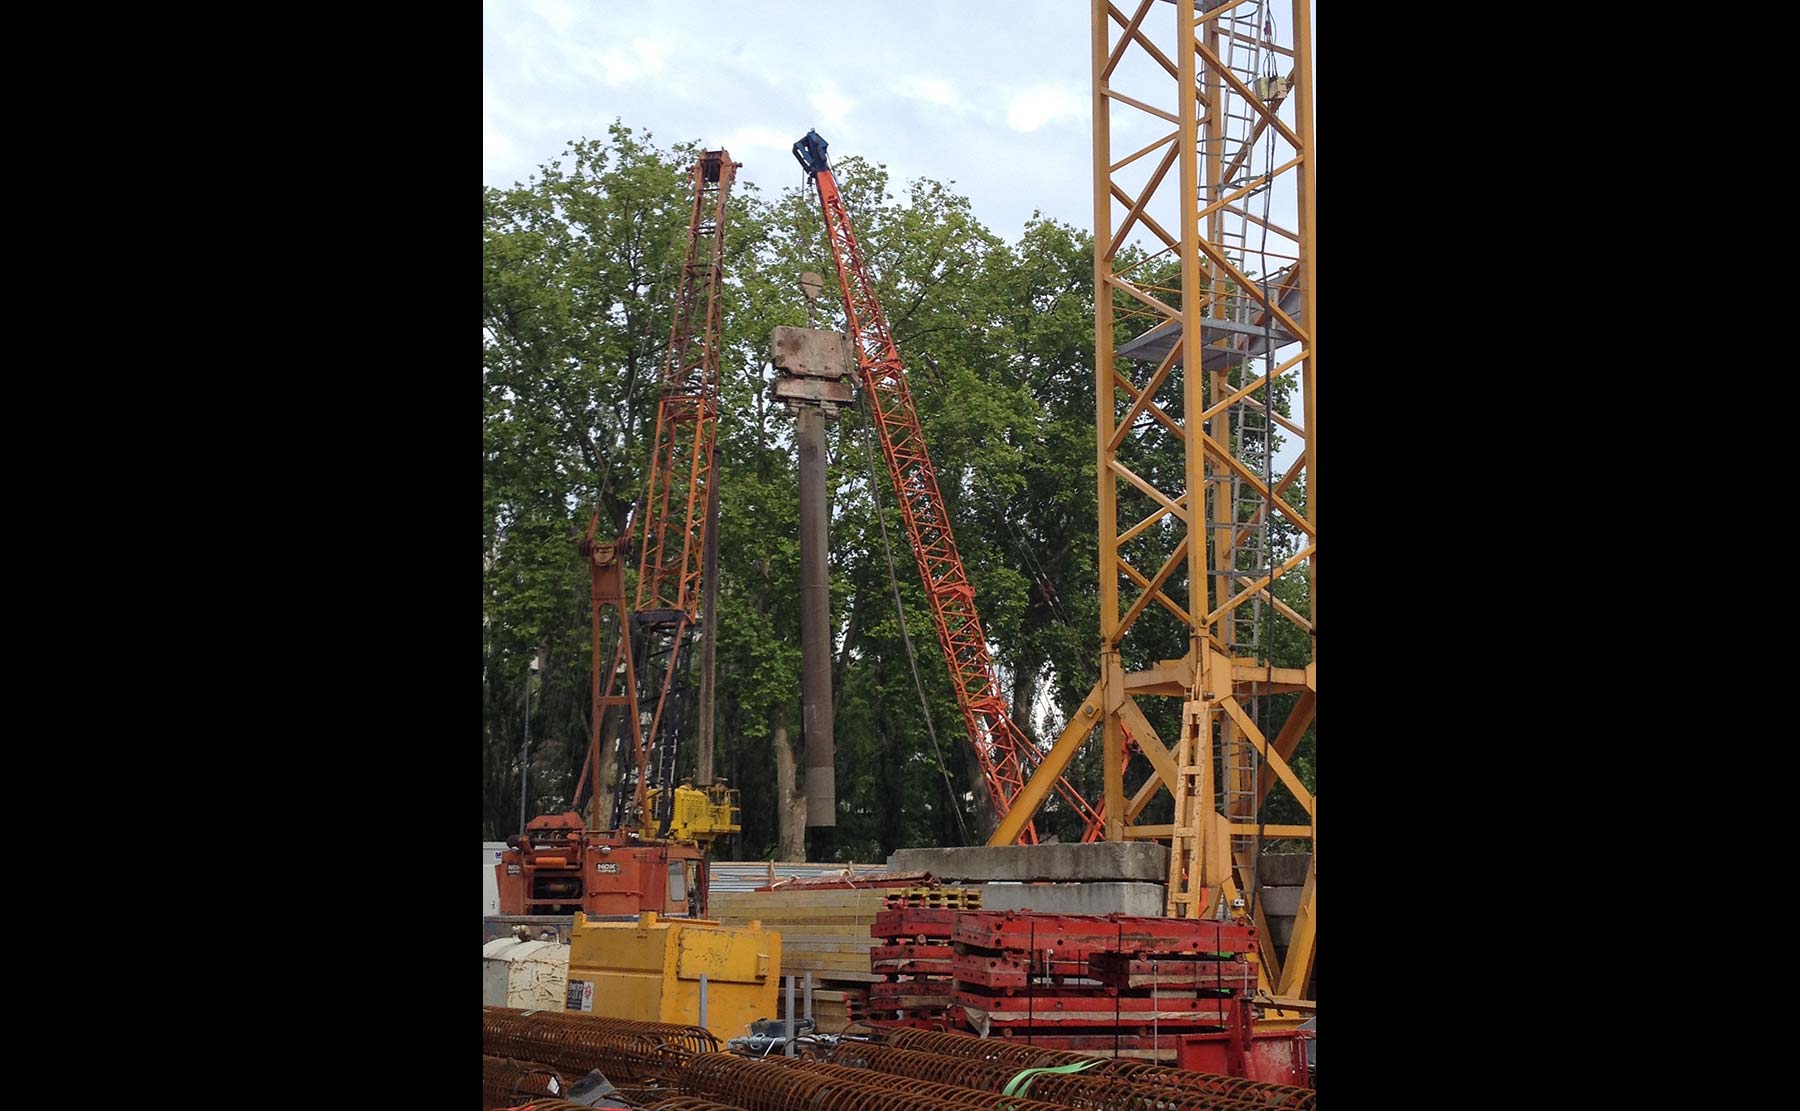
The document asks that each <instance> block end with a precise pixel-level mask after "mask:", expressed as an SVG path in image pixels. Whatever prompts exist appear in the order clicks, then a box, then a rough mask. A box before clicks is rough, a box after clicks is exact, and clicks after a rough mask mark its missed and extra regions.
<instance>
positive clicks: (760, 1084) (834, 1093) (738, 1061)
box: [681, 1053, 1057, 1111]
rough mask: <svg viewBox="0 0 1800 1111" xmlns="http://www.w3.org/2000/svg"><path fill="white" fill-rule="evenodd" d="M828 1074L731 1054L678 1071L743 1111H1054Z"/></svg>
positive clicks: (693, 1085) (693, 1086)
mask: <svg viewBox="0 0 1800 1111" xmlns="http://www.w3.org/2000/svg"><path fill="white" fill-rule="evenodd" d="M847 1071H848V1073H849V1074H852V1075H841V1074H833V1073H828V1072H826V1071H823V1070H818V1069H814V1068H809V1067H808V1064H807V1063H799V1064H794V1063H789V1062H787V1061H786V1059H785V1058H783V1059H781V1062H778V1061H777V1060H776V1059H774V1058H769V1059H754V1058H746V1057H738V1056H735V1055H733V1054H730V1053H711V1054H707V1055H705V1056H702V1057H695V1058H694V1059H693V1060H691V1061H689V1062H688V1064H687V1067H686V1068H684V1069H683V1070H682V1074H681V1085H682V1087H684V1088H686V1089H688V1090H689V1091H691V1092H697V1093H701V1094H704V1095H706V1096H708V1097H710V1098H714V1099H718V1100H721V1101H728V1102H730V1103H735V1104H737V1105H738V1106H740V1107H742V1108H744V1109H745V1111H991V1109H993V1108H996V1107H998V1106H999V1105H1000V1104H1001V1103H1004V1104H1005V1105H1006V1106H1007V1107H1010V1108H1014V1109H1015V1111H1057V1109H1056V1108H1055V1107H1054V1106H1053V1105H1050V1104H1045V1103H1040V1102H1038V1101H1036V1100H1021V1099H1011V1098H1007V1099H1003V1100H1002V1099H999V1098H997V1097H993V1096H990V1095H988V1094H985V1093H982V1092H975V1093H972V1096H971V1097H970V1098H969V1099H960V1100H958V1099H940V1098H937V1097H935V1096H930V1095H922V1094H917V1093H916V1092H915V1091H913V1090H910V1089H912V1088H914V1087H915V1086H913V1085H908V1086H907V1087H906V1088H895V1087H891V1086H889V1085H888V1084H887V1083H886V1082H885V1081H879V1080H877V1079H875V1078H874V1077H873V1076H857V1075H853V1074H854V1073H856V1072H857V1071H858V1070H854V1069H852V1070H847Z"/></svg>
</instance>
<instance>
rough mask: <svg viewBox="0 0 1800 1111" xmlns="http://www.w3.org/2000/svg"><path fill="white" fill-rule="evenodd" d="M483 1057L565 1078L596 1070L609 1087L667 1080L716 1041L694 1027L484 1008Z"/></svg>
mask: <svg viewBox="0 0 1800 1111" xmlns="http://www.w3.org/2000/svg"><path fill="white" fill-rule="evenodd" d="M481 1011H482V1020H481V1021H482V1027H481V1031H482V1032H481V1048H482V1052H483V1053H484V1054H491V1055H493V1056H496V1057H509V1058H513V1059H515V1060H522V1061H535V1062H539V1063H542V1064H544V1065H548V1066H550V1067H551V1068H554V1069H557V1070H559V1071H561V1072H562V1073H563V1074H564V1075H566V1076H585V1075H587V1074H588V1072H590V1071H592V1070H593V1069H599V1070H600V1071H601V1072H602V1073H603V1074H605V1076H606V1078H607V1079H608V1080H611V1081H612V1082H613V1083H614V1084H630V1083H639V1082H643V1081H655V1080H668V1079H672V1078H673V1077H675V1076H676V1075H677V1074H679V1073H680V1071H681V1068H682V1066H683V1065H684V1064H686V1063H687V1061H688V1060H689V1059H690V1058H692V1057H694V1056H696V1055H697V1054H703V1053H712V1052H714V1051H716V1050H717V1049H718V1048H719V1039H718V1038H716V1037H714V1036H713V1035H712V1034H711V1033H710V1032H708V1031H706V1030H704V1029H702V1028H700V1027H698V1026H683V1025H680V1024H678V1023H671V1022H631V1021H628V1020H625V1019H612V1018H595V1017H593V1016H591V1015H582V1014H569V1013H566V1012H561V1011H526V1010H519V1009H517V1008H513V1007H483V1008H482V1009H481Z"/></svg>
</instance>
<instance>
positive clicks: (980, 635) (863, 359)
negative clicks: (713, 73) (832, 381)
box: [794, 131, 1104, 844]
mask: <svg viewBox="0 0 1800 1111" xmlns="http://www.w3.org/2000/svg"><path fill="white" fill-rule="evenodd" d="M825 151H826V143H825V140H824V139H822V138H820V137H819V133H818V132H817V131H809V132H807V134H806V138H804V139H801V140H800V141H799V142H798V143H795V144H794V157H795V158H796V159H798V160H799V162H800V166H801V168H802V169H804V170H805V171H806V172H807V174H808V175H810V176H811V178H812V180H813V184H814V185H815V186H816V187H817V188H818V191H819V205H820V207H821V208H822V209H823V210H824V214H825V236H826V238H827V239H828V240H829V241H830V243H831V254H832V259H833V261H834V262H835V263H836V265H837V278H838V292H839V293H840V295H841V296H842V297H843V302H844V317H845V323H846V326H847V328H848V331H849V334H850V337H851V341H852V344H853V346H854V347H855V349H856V372H857V377H858V378H859V379H860V380H861V382H862V388H863V393H864V395H865V396H866V397H867V398H868V400H869V409H870V411H871V413H872V414H873V419H874V424H875V432H876V436H877V438H878V439H879V440H880V441H881V452H882V455H883V456H884V457H886V459H887V466H888V477H889V478H890V479H891V480H892V481H893V484H894V499H895V501H897V502H898V503H899V505H900V515H901V517H902V519H903V520H904V521H905V522H906V534H907V539H908V541H909V542H910V543H911V545H912V550H913V556H914V558H915V559H916V560H917V561H918V564H919V577H920V579H921V580H922V582H923V584H924V587H925V597H926V598H927V599H928V600H929V602H930V604H931V619H932V623H933V624H934V625H935V626H936V627H937V635H938V645H939V646H940V647H941V648H942V649H943V652H944V659H945V661H946V663H948V664H949V667H950V679H951V686H952V687H954V688H955V691H956V703H957V706H958V707H959V708H960V709H961V710H962V716H963V724H964V725H965V726H966V727H967V729H968V731H969V740H970V742H971V743H972V744H973V745H974V747H975V756H976V759H977V761H978V762H979V763H980V765H981V774H982V778H983V780H984V781H985V782H986V784H987V791H988V798H989V800H990V801H992V803H993V806H994V812H995V814H996V816H999V815H1004V814H1005V813H1006V812H1007V811H1008V810H1009V809H1011V807H1012V802H1013V799H1015V798H1016V797H1018V794H1019V791H1020V789H1021V788H1023V787H1024V785H1025V779H1026V777H1027V776H1029V775H1030V773H1031V770H1032V769H1033V768H1034V767H1036V766H1037V763H1038V760H1039V754H1038V750H1037V749H1036V747H1035V746H1033V744H1032V743H1031V740H1030V739H1029V738H1028V737H1026V736H1025V734H1024V733H1023V731H1021V730H1020V729H1019V727H1018V726H1017V725H1016V724H1014V723H1013V720H1012V715H1011V714H1010V713H1008V712H1007V707H1006V699H1005V698H1004V697H1003V696H1002V695H1001V693H1000V682H999V679H998V677H997V676H996V675H995V673H994V663H993V659H992V658H991V657H990V656H989V654H988V646H987V634H986V633H985V632H984V631H983V629H982V627H981V617H980V614H979V613H978V612H977V611H976V608H975V588H974V587H973V586H971V585H970V584H969V576H968V574H967V572H965V571H964V570H963V563H962V556H961V555H960V554H958V552H957V550H956V536H955V534H954V532H953V531H952V529H951V526H950V516H949V513H948V512H947V510H946V507H945V505H944V497H943V494H941V493H940V492H939V490H938V481H937V471H936V469H935V468H934V467H932V465H931V453H930V452H929V451H928V450H927V449H926V446H925V434H924V431H923V429H922V428H921V427H920V425H919V413H918V410H917V408H915V407H914V405H913V399H912V391H911V390H910V389H908V388H907V384H906V368H905V366H904V365H903V364H902V363H901V361H900V351H899V349H898V348H896V347H895V346H894V337H893V333H892V332H890V331H889V330H888V324H887V318H886V317H885V316H883V315H882V311H881V303H880V301H879V299H877V297H876V295H875V285H874V283H873V282H872V281H870V280H869V273H868V270H867V268H866V267H865V266H864V265H863V256H862V248H861V247H860V246H859V245H858V244H857V241H856V232H855V230H854V229H853V228H852V227H851V224H850V210H849V209H848V208H847V207H846V206H845V204H844V198H843V195H842V194H840V193H839V192H838V187H837V179H836V178H835V177H834V176H833V175H832V172H831V164H830V162H829V161H828V160H827V158H826V153H825ZM1056 791H1057V794H1058V795H1059V796H1060V797H1061V798H1062V800H1063V801H1064V802H1065V803H1066V804H1067V805H1068V806H1069V807H1070V809H1072V810H1073V811H1074V812H1075V813H1076V814H1077V815H1078V816H1080V818H1081V820H1082V822H1083V825H1084V827H1085V829H1084V832H1083V835H1082V840H1083V841H1093V840H1096V839H1098V838H1099V837H1100V836H1101V835H1102V833H1103V832H1104V816H1103V815H1102V814H1101V812H1100V811H1099V809H1098V808H1096V807H1094V806H1093V805H1091V804H1090V803H1088V802H1087V800H1085V799H1083V798H1082V797H1081V794H1080V793H1079V792H1077V791H1076V790H1075V788H1074V786H1073V785H1071V784H1070V783H1069V782H1068V780H1066V779H1062V778H1059V779H1058V780H1057V783H1056ZM1019 840H1020V841H1021V842H1022V843H1026V844H1029V843H1032V842H1035V841H1036V840H1037V831H1036V828H1035V827H1034V826H1032V825H1030V824H1027V825H1026V826H1025V829H1024V831H1023V832H1022V833H1021V834H1020V836H1019Z"/></svg>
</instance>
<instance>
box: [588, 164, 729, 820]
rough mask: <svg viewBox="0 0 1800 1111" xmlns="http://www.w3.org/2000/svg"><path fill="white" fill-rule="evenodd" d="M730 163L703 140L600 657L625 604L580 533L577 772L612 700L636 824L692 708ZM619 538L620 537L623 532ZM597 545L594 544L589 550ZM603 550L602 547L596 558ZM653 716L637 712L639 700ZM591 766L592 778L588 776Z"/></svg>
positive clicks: (626, 811) (612, 571) (593, 751)
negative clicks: (584, 720) (631, 545)
mask: <svg viewBox="0 0 1800 1111" xmlns="http://www.w3.org/2000/svg"><path fill="white" fill-rule="evenodd" d="M737 166H738V164H737V163H735V162H733V161H732V160H731V155H730V154H729V153H728V152H726V151H723V150H711V151H705V152H703V153H702V154H701V156H700V158H699V160H698V161H696V162H695V163H694V170H693V205H692V209H691V210H690V212H689V216H688V238H687V254H686V257H685V258H684V259H683V261H682V266H681V277H680V282H679V285H678V287H677V290H676V295H675V310H674V314H673V315H674V320H673V323H672V324H671V326H670V335H669V350H668V353H667V355H666V357H665V360H664V363H663V371H662V377H661V379H660V393H659V396H658V400H657V406H656V438H655V440H654V441H653V442H652V445H651V449H650V464H649V473H648V476H647V477H646V479H645V483H644V501H643V505H642V507H641V512H640V513H639V514H638V515H637V519H638V524H639V525H640V526H641V539H640V543H639V545H638V580H637V600H636V603H635V605H634V606H633V609H632V613H631V618H630V631H629V633H628V634H626V633H624V632H623V630H622V631H621V635H622V636H623V635H628V636H629V637H630V641H631V644H632V653H631V658H630V659H623V660H622V657H623V653H622V652H617V653H615V654H614V655H612V656H611V657H610V658H611V659H612V661H613V662H612V665H611V666H610V667H609V668H607V669H606V670H605V671H604V672H602V670H601V666H600V663H599V661H600V660H602V659H603V658H608V656H607V654H606V653H605V652H604V650H603V647H602V644H601V640H602V627H601V626H602V622H601V616H600V615H601V613H602V611H603V610H605V609H607V608H615V609H618V610H620V611H622V610H623V608H624V604H623V603H624V597H623V590H624V586H623V581H622V577H621V575H620V573H619V568H618V566H617V556H615V554H614V551H613V549H614V546H613V545H608V544H604V543H602V542H601V539H600V538H599V537H598V536H597V534H596V532H597V527H598V520H597V519H596V520H595V521H594V522H592V523H590V524H589V526H588V536H587V538H586V542H585V543H584V545H583V550H584V552H587V553H589V555H590V560H591V562H592V564H593V566H592V572H593V579H594V587H593V603H594V661H595V667H594V676H593V695H594V722H593V738H592V741H591V742H590V744H591V747H590V750H589V751H590V755H589V759H588V761H587V766H585V767H583V769H582V778H581V781H580V782H579V783H578V784H577V787H576V794H577V796H579V794H580V792H581V788H582V786H584V785H586V784H587V783H589V782H590V781H591V782H593V783H594V784H596V785H597V784H598V782H599V770H598V769H599V752H600V747H601V745H602V744H603V743H605V739H606V737H607V730H606V728H605V718H606V712H607V711H608V710H610V709H614V708H617V709H618V710H619V712H620V714H619V718H618V719H617V720H618V725H617V731H618V735H619V738H620V743H619V761H618V763H619V789H618V793H617V795H616V796H615V798H614V803H613V818H612V824H613V828H615V829H624V828H627V827H631V828H635V827H636V826H637V825H638V824H641V823H642V822H643V821H645V820H647V819H650V818H654V819H656V820H657V822H658V824H659V826H660V830H659V833H660V834H665V835H666V834H667V833H668V828H669V818H670V815H669V808H670V806H671V800H672V799H673V792H672V791H671V788H672V787H673V785H674V781H675V759H676V755H677V752H678V750H679V748H680V742H681V736H682V733H683V731H684V730H685V728H686V726H687V720H688V717H689V714H688V707H687V701H688V699H687V678H686V673H687V670H688V669H687V666H686V660H685V659H684V656H685V653H686V649H687V648H688V641H689V640H691V639H692V638H691V636H690V635H689V634H690V632H691V631H692V629H693V628H694V625H695V622H696V618H697V616H698V609H699V605H700V594H701V586H702V583H701V572H702V569H703V563H704V556H705V551H706V534H707V529H708V521H707V513H706V510H707V496H708V494H709V492H710V491H711V489H712V486H713V484H714V482H715V478H714V463H715V457H714V451H713V447H714V443H715V441H716V439H717V435H718V424H719V348H720V344H721V342H722V341H721V320H720V305H719V292H720V287H721V282H722V276H723V271H724V262H725V217H726V205H727V202H728V201H729V199H730V196H731V182H732V178H733V176H734V174H735V172H736V170H737ZM617 547H619V548H623V547H624V543H623V541H621V543H620V545H618V546H617ZM595 553H598V555H597V556H596V554H595ZM601 557H604V558H601ZM621 662H623V663H624V664H625V669H624V670H625V673H624V676H623V679H624V681H625V684H626V688H627V691H628V692H629V693H626V694H614V686H615V681H616V680H617V679H618V678H620V676H619V675H618V671H619V665H620V663H621ZM640 707H641V708H642V709H644V710H647V711H649V713H650V720H649V721H648V722H647V723H640V721H639V716H640V715H639V713H638V710H639V708H640ZM590 776H592V777H593V778H592V780H590ZM652 787H656V788H660V794H659V798H658V805H657V807H656V809H657V811H658V813H656V814H655V815H650V814H647V813H645V811H646V808H647V806H648V799H649V792H650V789H651V788H652Z"/></svg>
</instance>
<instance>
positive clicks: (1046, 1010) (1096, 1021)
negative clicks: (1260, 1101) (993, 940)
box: [955, 991, 1238, 1030]
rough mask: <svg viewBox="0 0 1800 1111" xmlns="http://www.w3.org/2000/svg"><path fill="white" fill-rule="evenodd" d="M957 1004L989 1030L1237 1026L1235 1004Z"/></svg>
mask: <svg viewBox="0 0 1800 1111" xmlns="http://www.w3.org/2000/svg"><path fill="white" fill-rule="evenodd" d="M955 1002H956V1004H957V1005H958V1006H960V1007H962V1008H963V1009H964V1011H965V1012H968V1011H974V1012H979V1014H977V1015H974V1016H971V1018H972V1020H974V1021H978V1022H979V1021H985V1023H986V1024H987V1025H989V1026H1054V1027H1065V1028H1066V1027H1109V1026H1131V1027H1133V1028H1137V1027H1146V1028H1147V1027H1151V1026H1168V1027H1187V1028H1189V1029H1196V1030H1202V1029H1219V1028H1225V1027H1230V1026H1232V1025H1234V1024H1235V1023H1236V1021H1237V1015H1238V1001H1237V1000H1235V999H1219V998H1201V999H1180V998H1168V997H1160V996H1159V997H1157V998H1150V997H1148V996H1145V997H1132V998H1128V997H1125V996H1111V997H1108V996H1101V995H1094V994H1091V993H1084V992H1066V993H1062V994H1060V995H1052V994H1049V993H1044V992H1033V993H1032V994H1030V995H1011V996H995V995H982V994H977V993H974V992H969V991H958V992H957V993H956V996H955Z"/></svg>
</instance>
